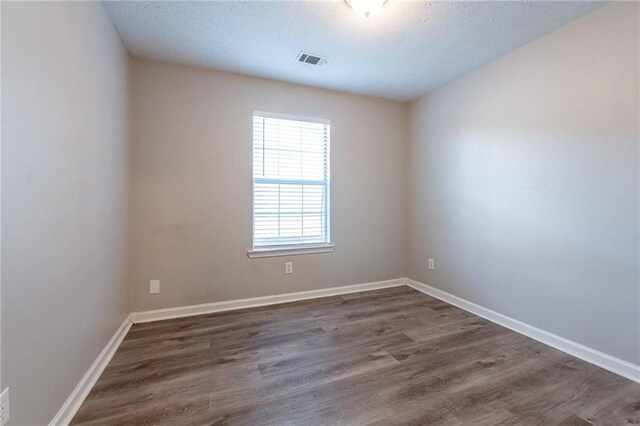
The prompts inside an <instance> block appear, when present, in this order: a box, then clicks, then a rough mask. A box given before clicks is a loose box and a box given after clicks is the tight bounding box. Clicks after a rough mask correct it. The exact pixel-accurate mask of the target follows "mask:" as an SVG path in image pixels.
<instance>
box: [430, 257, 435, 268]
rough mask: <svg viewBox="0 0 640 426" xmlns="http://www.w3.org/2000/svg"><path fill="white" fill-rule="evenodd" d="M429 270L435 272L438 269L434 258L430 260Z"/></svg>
mask: <svg viewBox="0 0 640 426" xmlns="http://www.w3.org/2000/svg"><path fill="white" fill-rule="evenodd" d="M429 269H431V270H435V269H436V261H435V260H433V259H432V258H429Z"/></svg>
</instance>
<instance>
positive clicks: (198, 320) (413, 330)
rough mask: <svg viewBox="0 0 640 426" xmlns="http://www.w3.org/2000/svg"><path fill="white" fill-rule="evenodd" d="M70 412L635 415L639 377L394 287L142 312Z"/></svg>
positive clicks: (199, 419)
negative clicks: (153, 317) (171, 312)
mask: <svg viewBox="0 0 640 426" xmlns="http://www.w3.org/2000/svg"><path fill="white" fill-rule="evenodd" d="M72 424H76V425H146V424H148V425H213V424H215V425H369V424H370V425H589V424H593V425H624V424H640V385H638V384H636V383H633V382H631V381H629V380H626V379H623V378H622V377H619V376H617V375H615V374H612V373H609V372H607V371H605V370H602V369H600V368H598V367H595V366H593V365H590V364H588V363H586V362H583V361H580V360H578V359H576V358H573V357H571V356H569V355H566V354H564V353H562V352H560V351H557V350H555V349H552V348H550V347H548V346H545V345H543V344H541V343H538V342H536V341H534V340H531V339H528V338H526V337H524V336H521V335H519V334H517V333H515V332H512V331H510V330H508V329H505V328H503V327H500V326H498V325H495V324H493V323H490V322H488V321H486V320H484V319H482V318H479V317H477V316H474V315H472V314H469V313H467V312H465V311H462V310H460V309H458V308H456V307H453V306H451V305H448V304H446V303H444V302H441V301H439V300H436V299H433V298H431V297H429V296H427V295H424V294H422V293H419V292H417V291H415V290H413V289H411V288H409V287H396V288H391V289H384V290H377V291H371V292H364V293H356V294H351V295H344V296H335V297H329V298H323V299H315V300H310V301H303V302H295V303H288V304H282V305H275V306H268V307H260V308H252V309H245V310H239V311H231V312H224V313H218V314H211V315H201V316H196V317H189V318H179V319H173V320H167V321H158V322H153V323H145V324H136V325H134V326H133V327H132V328H131V330H130V331H129V333H128V334H127V336H126V338H125V340H124V341H123V343H122V345H121V346H120V348H119V349H118V351H117V352H116V354H115V356H114V358H113V360H112V361H111V363H110V364H109V365H108V367H107V368H106V370H105V371H104V373H103V374H102V376H101V377H100V379H99V380H98V382H97V383H96V385H95V387H94V389H93V390H92V391H91V393H90V394H89V396H88V397H87V399H86V400H85V402H84V404H83V405H82V407H81V408H80V410H79V412H78V413H77V415H76V417H75V418H74V420H73V422H72Z"/></svg>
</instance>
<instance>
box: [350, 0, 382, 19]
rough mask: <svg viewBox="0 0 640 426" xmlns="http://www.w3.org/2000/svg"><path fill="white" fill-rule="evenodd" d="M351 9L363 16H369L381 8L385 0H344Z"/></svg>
mask: <svg viewBox="0 0 640 426" xmlns="http://www.w3.org/2000/svg"><path fill="white" fill-rule="evenodd" d="M345 1H346V2H347V4H348V5H349V6H351V8H352V9H353V10H355V11H356V13H358V14H359V15H362V16H364V17H365V18H370V17H372V16H374V15H375V14H376V13H378V12H379V11H380V9H382V6H384V4H385V3H386V2H387V0H345Z"/></svg>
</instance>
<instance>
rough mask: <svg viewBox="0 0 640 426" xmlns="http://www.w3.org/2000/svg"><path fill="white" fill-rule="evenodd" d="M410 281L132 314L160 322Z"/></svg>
mask: <svg viewBox="0 0 640 426" xmlns="http://www.w3.org/2000/svg"><path fill="white" fill-rule="evenodd" d="M405 284H406V279H405V278H396V279H393V280H387V281H376V282H371V283H365V284H355V285H348V286H344V287H331V288H325V289H321V290H311V291H301V292H298V293H286V294H278V295H274V296H263V297H251V298H248V299H236V300H229V301H224V302H213V303H203V304H200V305H189V306H178V307H175V308H166V309H156V310H153V311H142V312H134V313H132V314H131V316H132V319H133V322H134V324H137V323H140V322H150V321H159V320H165V319H171V318H180V317H188V316H193V315H202V314H210V313H214V312H223V311H231V310H234V309H244V308H254V307H256V306H266V305H276V304H279V303H287V302H297V301H299V300H307V299H317V298H320V297H329V296H337V295H340V294H349V293H357V292H360V291H370V290H377V289H381V288H389V287H399V286H403V285H405Z"/></svg>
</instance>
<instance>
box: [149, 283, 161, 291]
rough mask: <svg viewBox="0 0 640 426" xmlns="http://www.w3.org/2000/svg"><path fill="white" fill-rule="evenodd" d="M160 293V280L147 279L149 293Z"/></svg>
mask: <svg viewBox="0 0 640 426" xmlns="http://www.w3.org/2000/svg"><path fill="white" fill-rule="evenodd" d="M158 293H160V280H152V281H149V294H158Z"/></svg>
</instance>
